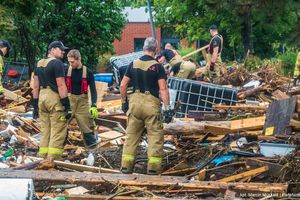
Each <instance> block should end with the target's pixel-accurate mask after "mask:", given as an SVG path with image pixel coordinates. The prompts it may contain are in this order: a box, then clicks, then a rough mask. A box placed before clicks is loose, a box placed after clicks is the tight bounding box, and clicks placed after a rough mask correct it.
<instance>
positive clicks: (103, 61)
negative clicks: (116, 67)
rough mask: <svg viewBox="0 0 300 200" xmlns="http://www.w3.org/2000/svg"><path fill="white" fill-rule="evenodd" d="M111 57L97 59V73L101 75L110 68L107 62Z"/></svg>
mask: <svg viewBox="0 0 300 200" xmlns="http://www.w3.org/2000/svg"><path fill="white" fill-rule="evenodd" d="M111 57H113V55H109V54H108V55H101V56H99V57H98V67H97V72H100V73H103V72H105V71H106V69H107V68H108V67H109V66H110V63H109V60H110V58H111Z"/></svg>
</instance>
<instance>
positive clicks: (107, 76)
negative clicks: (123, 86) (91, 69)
mask: <svg viewBox="0 0 300 200" xmlns="http://www.w3.org/2000/svg"><path fill="white" fill-rule="evenodd" d="M94 77H95V81H101V82H105V83H108V87H110V86H112V84H113V74H112V73H101V74H95V75H94Z"/></svg>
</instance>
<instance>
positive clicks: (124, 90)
mask: <svg viewBox="0 0 300 200" xmlns="http://www.w3.org/2000/svg"><path fill="white" fill-rule="evenodd" d="M129 82H130V78H129V77H128V76H124V77H123V79H122V81H121V85H120V93H121V97H122V99H123V100H125V99H126V97H127V87H128V85H129Z"/></svg>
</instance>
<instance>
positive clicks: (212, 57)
mask: <svg viewBox="0 0 300 200" xmlns="http://www.w3.org/2000/svg"><path fill="white" fill-rule="evenodd" d="M209 32H210V35H211V36H212V38H211V40H210V42H209V47H208V54H207V65H206V75H208V77H209V79H210V81H211V82H213V81H214V79H216V78H217V77H220V75H221V66H222V60H221V53H222V49H223V37H222V35H220V34H219V33H218V28H217V26H216V25H211V26H210V27H209Z"/></svg>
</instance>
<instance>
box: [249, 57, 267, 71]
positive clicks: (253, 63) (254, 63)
mask: <svg viewBox="0 0 300 200" xmlns="http://www.w3.org/2000/svg"><path fill="white" fill-rule="evenodd" d="M262 63H263V60H262V59H260V58H259V57H257V56H255V55H251V54H250V55H249V56H248V58H247V62H246V63H245V68H246V69H247V70H249V71H251V70H253V69H257V68H259V67H260V65H261V64H262Z"/></svg>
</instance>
